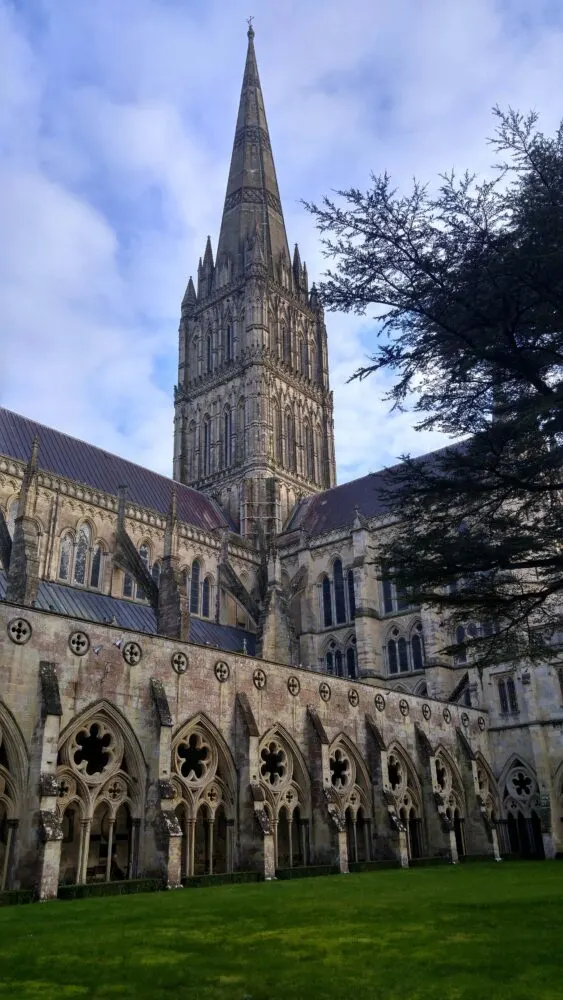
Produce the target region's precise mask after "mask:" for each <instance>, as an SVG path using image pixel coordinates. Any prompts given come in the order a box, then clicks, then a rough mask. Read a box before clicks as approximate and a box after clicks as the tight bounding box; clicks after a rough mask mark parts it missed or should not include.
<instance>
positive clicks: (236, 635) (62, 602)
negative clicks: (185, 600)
mask: <svg viewBox="0 0 563 1000" xmlns="http://www.w3.org/2000/svg"><path fill="white" fill-rule="evenodd" d="M5 594H6V574H5V573H4V572H3V571H2V570H0V600H4V597H5ZM35 607H36V608H39V610H41V611H54V612H55V613H56V614H60V615H67V616H68V617H70V618H79V619H81V620H82V621H88V622H99V623H100V624H106V625H107V624H111V623H113V624H114V625H117V626H119V627H120V628H125V629H130V630H131V631H133V632H145V633H148V634H150V635H155V634H156V615H155V613H154V611H153V610H152V608H151V607H149V605H148V604H139V603H136V602H135V601H126V600H123V599H122V598H119V597H109V596H108V595H107V594H98V593H96V592H94V591H92V590H83V589H82V588H80V587H70V586H68V585H67V584H64V583H53V582H51V581H50V580H40V582H39V588H38V592H37V598H36V600H35ZM189 641H190V642H195V643H197V644H198V645H200V646H215V647H216V648H217V649H222V650H224V651H225V652H230V653H241V652H243V650H244V649H245V648H246V652H247V654H248V655H249V656H255V655H256V636H255V635H254V633H252V632H247V631H246V630H245V629H241V628H234V627H233V626H231V625H218V624H217V623H216V622H210V621H204V620H202V619H201V618H191V619H190V632H189Z"/></svg>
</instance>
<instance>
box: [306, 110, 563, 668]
mask: <svg viewBox="0 0 563 1000" xmlns="http://www.w3.org/2000/svg"><path fill="white" fill-rule="evenodd" d="M495 116H496V131H495V135H494V136H493V138H492V139H491V140H490V143H491V146H492V149H493V152H494V153H495V155H496V157H497V164H496V166H497V168H498V169H497V175H496V176H495V177H494V178H493V179H492V180H487V181H482V182H478V181H477V180H476V179H475V177H474V176H472V175H470V174H465V175H463V176H462V177H461V178H459V179H458V178H456V177H455V175H454V174H453V173H451V174H447V175H443V176H442V177H441V182H440V186H439V188H438V191H437V192H436V193H435V194H432V193H431V192H430V191H429V189H428V188H427V187H425V186H422V185H420V184H418V183H415V185H414V188H413V190H412V192H411V193H410V194H409V195H405V196H401V195H399V194H397V192H396V191H394V190H393V189H392V187H391V182H390V179H389V177H388V176H387V175H383V176H381V177H374V178H373V186H372V189H371V190H369V191H368V192H367V193H362V192H360V191H357V190H350V191H344V192H339V195H340V198H341V201H340V202H338V203H335V202H331V201H329V200H326V201H325V202H324V204H323V206H322V207H320V208H319V207H317V206H310V208H311V211H312V212H313V213H314V214H315V216H316V219H317V224H318V227H319V229H320V231H321V232H322V233H323V234H324V239H323V242H324V247H325V251H326V253H327V255H328V256H330V257H332V258H334V260H335V263H336V270H335V271H329V272H328V274H327V280H326V281H325V282H324V284H323V285H322V288H321V294H322V297H323V300H324V303H325V304H326V305H328V306H329V307H330V308H334V309H344V310H349V311H355V312H358V313H362V312H364V311H365V309H366V308H367V307H368V306H371V305H375V306H377V307H379V309H380V310H381V312H380V330H379V342H378V348H377V351H376V353H375V355H374V357H373V358H372V362H371V364H369V365H368V366H367V367H365V368H363V369H361V370H360V371H358V372H356V375H355V377H359V378H363V377H365V376H366V375H368V374H369V373H370V372H377V371H383V372H385V373H387V374H389V375H390V376H391V378H392V380H393V382H392V386H391V389H390V391H389V394H388V397H387V398H388V399H389V400H390V402H391V403H392V405H394V406H397V407H401V406H403V405H405V403H409V402H410V401H411V400H412V399H413V394H414V399H415V403H414V407H415V410H416V411H417V412H418V414H419V416H420V421H419V424H418V426H419V427H420V428H432V429H435V430H440V431H443V432H445V433H447V434H450V435H452V436H453V437H454V438H464V440H463V442H462V443H461V444H459V445H456V446H452V447H451V448H449V449H447V450H444V451H443V452H438V453H435V454H434V455H432V456H428V457H427V458H426V459H419V460H416V461H411V460H408V458H406V457H404V458H405V462H404V464H403V465H402V466H399V467H396V468H394V469H392V470H390V471H389V474H388V478H387V487H386V490H385V493H386V499H387V502H388V504H389V508H390V513H391V514H392V515H393V516H394V517H395V518H396V519H397V522H398V524H397V530H396V531H395V532H394V538H393V540H389V541H388V542H386V543H385V544H384V547H383V553H382V554H383V560H384V565H386V566H387V567H388V569H387V572H388V573H389V574H390V575H391V576H393V577H394V579H395V580H396V582H397V584H398V586H400V587H402V588H405V587H407V588H409V590H410V592H411V593H412V597H413V602H414V603H421V602H425V603H428V604H430V605H432V606H434V607H435V608H437V609H438V610H439V611H440V613H441V614H442V616H443V623H444V631H443V638H444V641H443V647H444V649H445V650H446V651H447V652H457V653H458V654H459V653H461V654H462V655H463V654H464V653H465V649H464V648H463V647H464V645H466V644H459V643H458V644H457V645H456V644H455V643H452V634H453V632H454V630H455V626H456V625H460V624H462V625H465V626H468V625H469V624H470V623H473V626H474V627H473V628H472V630H471V633H470V634H468V635H467V636H466V638H468V639H469V643H468V644H469V645H471V646H472V647H473V652H474V654H475V655H476V656H477V657H478V658H479V660H480V662H481V663H482V664H484V663H486V662H494V661H497V660H503V659H507V658H513V657H515V656H528V657H530V658H531V659H533V658H535V657H536V658H537V657H540V656H541V657H543V656H545V655H549V654H551V653H553V652H554V650H556V648H557V646H558V645H560V636H559V632H560V630H561V610H560V608H561V592H562V591H563V547H562V546H561V542H560V539H561V537H562V531H563V497H562V492H561V491H562V487H563V475H562V470H561V459H562V456H563V406H562V403H563V126H561V127H560V128H559V130H558V131H557V133H556V134H555V136H554V137H553V138H549V137H546V136H545V135H543V134H541V133H540V132H539V131H538V129H537V117H536V115H534V114H531V115H529V116H527V117H524V116H522V115H520V114H518V113H516V112H513V111H509V112H508V113H503V112H501V111H500V110H499V109H498V108H497V109H495ZM453 580H457V581H458V587H457V590H456V591H455V592H453V593H451V592H450V591H449V589H448V588H449V585H450V584H451V582H452V581H453ZM491 621H494V622H495V625H496V628H495V631H494V632H493V631H492V629H491V627H490V622H491ZM454 646H455V647H456V648H455V649H454Z"/></svg>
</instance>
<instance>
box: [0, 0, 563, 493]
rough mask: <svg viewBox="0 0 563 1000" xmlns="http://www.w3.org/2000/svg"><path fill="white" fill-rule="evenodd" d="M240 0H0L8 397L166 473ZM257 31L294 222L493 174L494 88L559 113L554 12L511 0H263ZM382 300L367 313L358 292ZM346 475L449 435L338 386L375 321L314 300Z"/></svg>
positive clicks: (546, 118) (0, 394)
mask: <svg viewBox="0 0 563 1000" xmlns="http://www.w3.org/2000/svg"><path fill="white" fill-rule="evenodd" d="M246 15H247V10H246V6H245V5H244V4H243V3H242V0H233V2H232V3H230V4H228V5H226V4H225V3H224V2H221V0H210V2H208V3H207V4H205V5H203V4H201V5H199V4H191V5H188V4H185V3H184V2H183V0H120V2H119V3H118V4H116V3H115V2H114V0H98V2H97V3H96V4H77V3H76V2H75V0H33V2H30V3H29V4H22V5H18V6H16V5H15V4H13V3H12V2H11V0H0V50H1V51H2V53H3V58H2V61H1V64H0V94H1V95H2V97H1V103H0V150H1V155H2V165H1V168H0V217H1V218H2V221H3V240H2V244H1V245H0V312H1V315H2V327H1V329H2V334H1V338H2V354H3V365H2V369H1V371H0V398H1V400H2V403H3V404H4V405H7V406H11V407H12V408H14V409H16V410H18V411H20V412H23V413H26V414H28V415H30V416H32V417H34V418H36V419H39V420H42V421H43V422H45V423H50V424H53V425H54V426H57V427H60V428H62V429H64V430H67V431H68V432H70V433H74V434H78V435H79V436H81V437H84V438H86V439H88V440H91V441H93V442H94V443H97V444H100V445H102V446H103V447H106V448H109V449H111V450H114V451H117V452H119V453H120V454H122V455H126V456H127V457H130V458H132V459H134V460H136V461H139V462H141V463H142V464H146V465H149V466H151V467H153V468H157V469H158V470H159V471H163V472H169V471H170V467H171V450H172V382H173V381H174V377H175V372H174V368H175V359H176V352H177V339H176V338H177V324H178V318H179V306H180V301H181V298H182V294H183V290H184V286H185V281H186V279H187V276H188V275H189V273H190V272H192V273H193V272H195V270H196V267H197V259H198V257H199V255H200V254H201V252H202V250H203V246H204V242H205V238H206V236H207V233H211V235H212V238H213V241H214V244H215V243H216V239H217V235H218V229H219V222H220V213H221V206H222V201H223V194H224V186H225V183H226V174H227V169H228V162H229V157H230V147H231V142H232V136H233V130H234V122H235V115H236V105H237V102H238V95H239V91H240V83H241V77H242V68H243V63H244V56H245V43H246V39H245V36H244V30H245V23H244V21H245V18H246ZM255 27H256V32H257V37H256V47H257V53H258V60H259V66H260V73H261V79H262V85H263V88H264V92H265V99H266V107H267V112H268V119H269V124H270V129H271V133H272V140H273V145H274V154H275V158H276V165H277V171H278V179H279V182H280V188H281V193H282V198H283V200H284V208H285V217H286V224H287V230H288V236H289V239H290V242H293V241H295V240H296V239H297V240H298V241H299V243H300V246H301V249H302V256H303V257H304V258H305V259H306V260H307V264H308V267H309V275H310V277H311V279H314V278H315V276H317V277H318V275H319V273H320V272H321V271H322V270H323V269H324V267H325V266H326V263H325V261H324V260H323V258H322V256H321V254H320V248H319V241H318V238H317V234H316V232H315V230H314V228H313V224H312V219H311V217H310V216H308V215H307V214H306V213H305V212H304V210H303V208H302V206H301V204H300V199H301V198H306V199H310V200H315V199H319V198H320V197H321V196H322V195H323V194H324V193H327V192H329V191H330V190H331V189H334V188H339V187H348V186H351V185H358V186H361V187H367V185H368V184H369V174H370V171H371V170H374V171H375V172H379V171H381V170H383V169H385V168H388V169H390V171H391V172H392V173H393V175H394V177H396V178H397V180H398V182H399V183H400V184H408V183H409V181H410V178H411V176H412V175H413V174H416V175H417V176H420V177H422V178H425V179H426V178H430V179H432V178H433V177H435V175H436V174H437V173H438V171H440V170H443V169H446V168H448V167H450V166H452V165H453V166H456V167H458V168H464V167H465V166H469V167H474V168H476V169H479V170H486V169H487V168H488V164H489V160H490V151H489V150H488V148H487V146H486V144H485V142H484V138H485V136H486V135H487V134H488V133H490V131H491V127H492V121H491V117H490V109H491V106H492V105H493V104H495V103H497V102H499V103H501V104H503V105H505V106H506V105H507V104H512V105H514V106H517V107H521V108H523V109H528V108H529V107H535V108H537V110H538V111H540V113H541V115H542V124H543V125H544V126H545V128H546V129H550V128H553V127H554V125H555V124H556V123H557V120H558V117H559V115H560V99H559V95H560V93H561V90H562V88H563V61H562V60H561V58H560V53H561V47H562V41H563V38H562V35H563V20H562V15H561V13H560V12H559V10H558V8H557V7H556V5H555V4H553V5H550V4H549V3H539V2H538V3H537V4H535V5H533V6H532V7H530V5H529V3H526V2H525V0H507V2H504V0H496V2H495V0H460V2H458V3H454V4H452V3H451V0H426V2H425V3H424V4H420V3H417V2H416V0H398V2H397V3H395V4H394V5H390V4H385V5H384V4H378V5H375V6H374V4H373V3H372V2H370V0H352V2H350V3H348V4H346V5H342V4H341V3H340V2H339V0H309V2H308V3H307V4H305V5H304V4H302V3H301V2H300V3H298V2H297V0H284V2H283V3H282V0H271V2H269V3H268V4H267V5H266V4H264V5H263V10H261V11H260V13H259V15H258V16H257V17H256V23H255ZM374 312H375V310H374ZM327 327H328V330H329V343H330V354H331V375H332V385H333V387H334V394H335V424H336V441H337V459H338V462H339V467H340V478H341V479H343V478H349V477H351V476H354V475H359V474H362V473H364V472H366V471H368V470H372V469H376V468H378V467H381V465H382V464H384V463H386V462H390V461H393V459H394V458H395V457H396V456H397V455H399V454H401V453H402V452H405V451H412V452H413V453H421V452H424V451H427V450H429V449H430V448H432V447H435V446H438V445H439V444H441V443H442V439H441V438H440V436H439V435H429V434H424V435H423V434H417V433H416V432H415V431H413V429H412V424H413V420H412V416H411V415H409V414H397V413H394V414H389V413H388V404H387V403H385V402H383V401H382V395H383V394H384V391H385V385H384V384H383V383H381V382H380V380H379V379H376V378H374V377H372V378H370V379H368V380H366V381H365V382H362V383H359V382H353V383H348V382H347V379H348V376H349V375H350V374H351V373H352V372H353V371H354V370H355V369H356V368H357V367H359V366H360V365H361V364H362V363H364V361H365V357H366V354H367V353H368V352H369V347H370V343H373V336H374V333H373V328H374V324H373V322H372V318H371V317H370V316H367V317H366V318H365V319H364V320H358V319H357V318H356V317H351V316H347V317H343V316H336V315H332V314H329V315H327Z"/></svg>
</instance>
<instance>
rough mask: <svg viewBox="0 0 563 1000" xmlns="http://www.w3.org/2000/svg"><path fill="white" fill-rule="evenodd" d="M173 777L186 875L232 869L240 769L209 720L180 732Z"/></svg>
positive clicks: (200, 720) (174, 751)
mask: <svg viewBox="0 0 563 1000" xmlns="http://www.w3.org/2000/svg"><path fill="white" fill-rule="evenodd" d="M172 773H173V776H174V777H173V779H172V786H173V790H174V800H173V804H174V809H175V812H176V815H177V817H178V820H179V823H180V827H181V830H182V834H183V842H182V874H183V876H184V877H189V876H191V875H196V874H212V873H213V872H217V871H230V870H231V869H232V851H233V843H232V827H233V823H234V801H235V787H236V785H235V780H234V767H233V764H232V760H231V758H230V753H229V751H228V749H227V748H226V747H225V746H224V745H223V740H222V738H221V736H220V734H219V733H218V732H217V731H215V729H214V727H213V726H212V725H211V723H209V722H208V720H206V719H205V717H204V716H198V717H196V718H195V719H192V720H191V721H190V722H189V723H187V724H186V725H184V726H183V727H182V728H181V729H180V730H179V732H178V733H177V734H176V737H175V738H174V741H173V744H172Z"/></svg>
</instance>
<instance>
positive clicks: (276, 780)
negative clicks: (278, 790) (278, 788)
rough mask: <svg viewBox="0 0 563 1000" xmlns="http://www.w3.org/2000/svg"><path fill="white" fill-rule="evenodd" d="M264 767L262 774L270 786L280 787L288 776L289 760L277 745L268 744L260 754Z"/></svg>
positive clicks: (261, 769) (261, 768)
mask: <svg viewBox="0 0 563 1000" xmlns="http://www.w3.org/2000/svg"><path fill="white" fill-rule="evenodd" d="M260 757H261V758H262V765H261V767H260V774H261V775H262V777H263V779H264V781H267V782H269V784H270V785H279V784H280V782H281V781H282V780H283V778H284V777H285V775H286V770H287V766H286V765H287V758H286V755H285V752H284V750H282V748H281V747H280V746H279V745H278V744H277V743H268V745H267V746H265V747H264V749H263V750H262V753H261V754H260Z"/></svg>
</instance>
